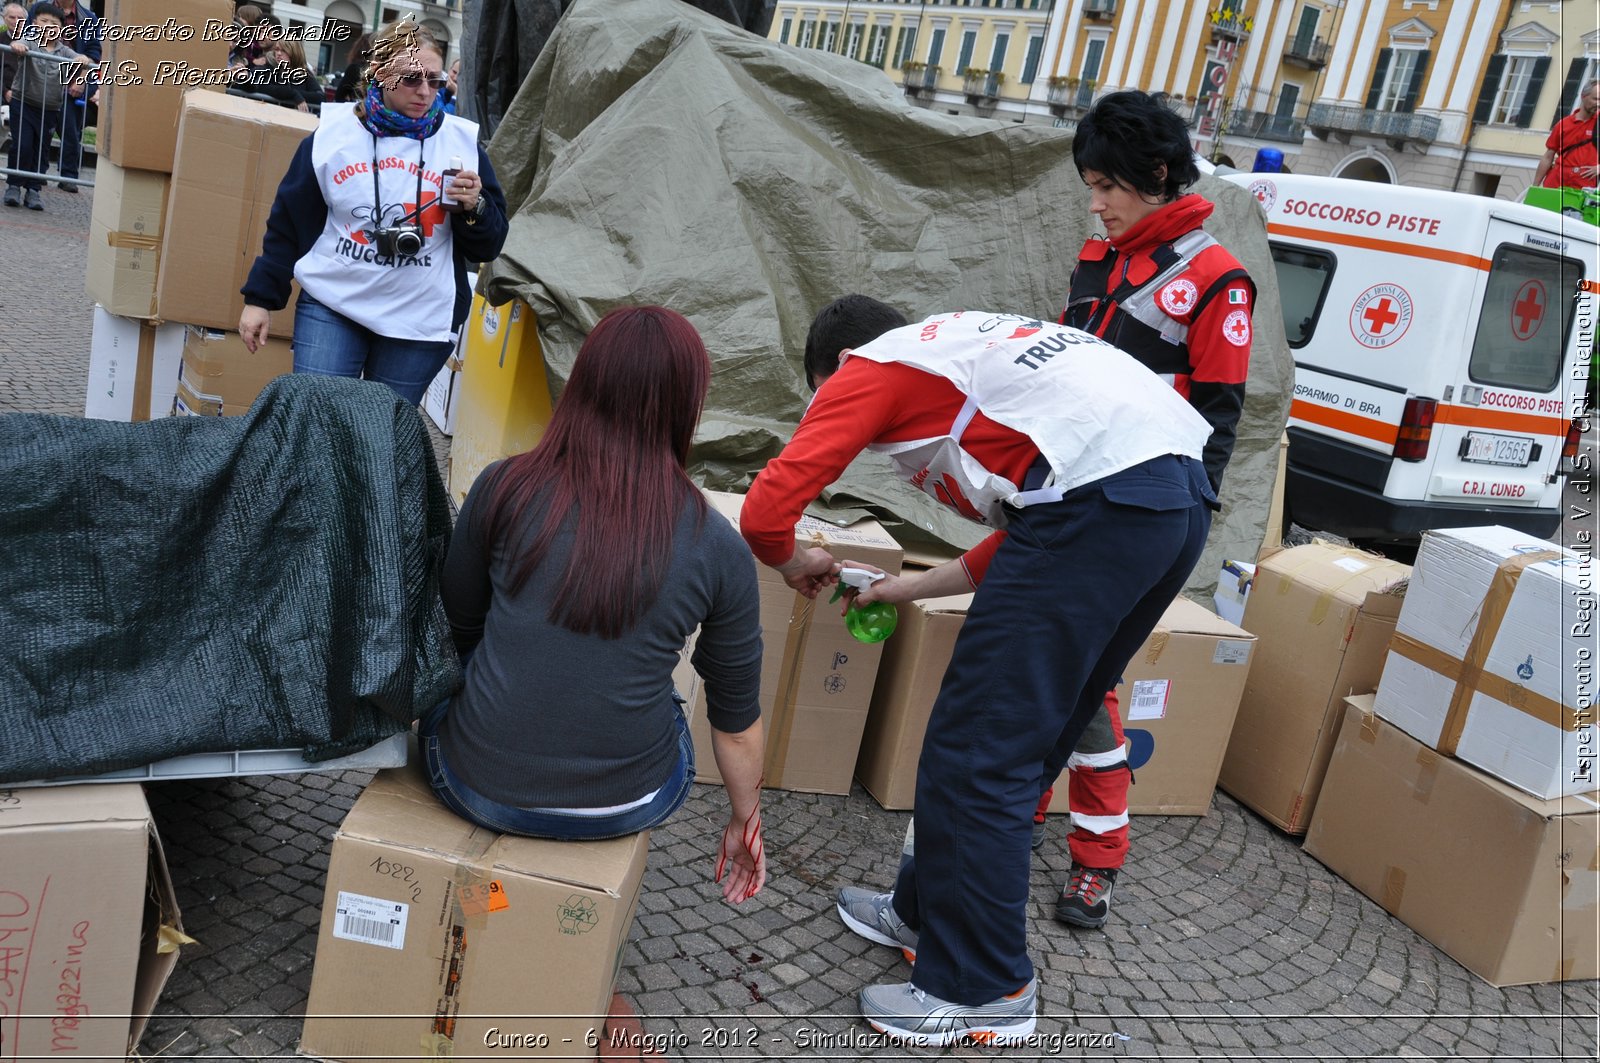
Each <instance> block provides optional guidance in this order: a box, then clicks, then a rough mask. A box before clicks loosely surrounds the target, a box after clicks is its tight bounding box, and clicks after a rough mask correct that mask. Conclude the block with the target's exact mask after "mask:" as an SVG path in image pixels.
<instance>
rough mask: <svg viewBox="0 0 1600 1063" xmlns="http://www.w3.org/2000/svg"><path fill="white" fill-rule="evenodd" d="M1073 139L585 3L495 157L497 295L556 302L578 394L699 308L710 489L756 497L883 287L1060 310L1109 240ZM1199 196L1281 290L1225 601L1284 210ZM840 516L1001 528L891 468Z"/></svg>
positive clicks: (942, 307)
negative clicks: (579, 379) (608, 323)
mask: <svg viewBox="0 0 1600 1063" xmlns="http://www.w3.org/2000/svg"><path fill="white" fill-rule="evenodd" d="M1039 106H1040V107H1041V108H1042V107H1043V104H1040V105H1039ZM1071 146H1072V138H1071V134H1070V133H1069V132H1067V131H1065V130H1058V129H1054V128H1052V127H1051V126H1050V125H1048V124H1036V123H1029V124H1021V125H1019V124H1014V123H1012V122H1009V121H997V120H990V119H984V118H977V117H970V116H955V115H949V114H944V113H940V112H938V111H936V110H931V109H928V108H924V107H920V106H917V105H916V104H914V103H912V102H911V101H910V100H908V99H907V98H906V96H905V95H904V93H903V92H902V91H901V89H900V87H899V85H897V84H896V83H894V82H893V81H891V80H890V79H889V78H888V77H887V76H886V75H885V74H884V73H883V71H881V70H877V69H874V68H872V67H869V66H866V65H864V64H862V63H858V62H855V61H853V60H851V59H847V58H845V57H843V56H838V55H830V54H825V53H822V52H818V51H814V50H809V49H800V48H794V47H790V46H787V45H782V44H778V43H776V42H773V41H768V40H765V39H763V38H760V37H757V36H754V35H752V34H750V33H747V32H745V31H743V30H740V29H737V28H735V27H733V26H730V25H728V24H727V23H725V22H722V21H720V20H718V19H716V18H713V17H711V16H709V15H706V14H704V13H702V12H699V11H696V10H693V9H692V8H690V7H688V6H687V5H684V4H681V3H678V2H677V0H625V2H614V0H578V2H577V3H575V4H573V6H572V7H571V8H570V9H569V10H568V12H567V13H566V15H565V16H564V17H563V18H562V20H561V22H560V23H559V24H558V25H557V26H556V28H555V31H554V32H553V33H552V34H551V36H550V38H549V40H548V42H547V43H546V45H545V47H544V50H543V51H542V52H541V54H540V56H539V59H538V61H537V62H536V63H535V64H534V66H533V68H532V70H531V71H530V73H529V75H528V78H527V80H526V81H525V82H524V83H523V85H522V89H521V91H520V92H519V93H518V95H517V97H516V99H515V101H514V102H513V103H512V105H511V107H510V109H509V110H508V111H507V113H506V115H505V118H504V120H503V121H502V123H501V125H500V127H499V129H498V130H497V132H496V134H495V137H494V140H493V142H492V144H491V147H490V152H491V155H492V157H493V159H494V162H495V167H496V169H497V170H498V171H499V174H500V177H501V179H502V181H503V182H504V184H505V187H506V192H507V195H508V198H509V201H510V203H511V204H512V209H513V212H514V214H513V218H512V223H511V234H510V238H509V239H508V240H507V242H506V247H505V252H504V254H503V255H502V256H501V259H500V260H499V262H498V263H497V264H496V265H495V267H494V269H493V270H492V273H491V277H490V280H489V282H488V292H489V295H490V298H491V299H493V300H495V301H497V302H498V301H504V300H506V299H509V298H510V297H512V296H520V297H521V298H523V299H525V300H527V301H528V302H529V303H530V304H531V305H532V307H533V309H534V311H535V312H536V313H537V315H538V318H539V326H540V339H541V341H542V342H543V344H544V352H545V357H546V359H547V362H548V364H549V370H550V374H551V378H552V379H551V386H552V391H553V392H555V393H558V392H559V388H560V385H561V382H562V381H563V380H565V378H566V375H567V373H568V371H569V369H570V367H571V365H572V359H573V357H574V356H575V354H576V353H577V349H578V346H579V344H580V343H581V342H582V339H583V336H584V335H585V334H586V332H587V331H588V330H589V329H590V328H592V327H593V326H594V324H595V322H596V321H598V320H599V318H600V317H601V316H602V315H603V314H605V313H606V312H607V311H609V310H611V309H613V308H614V307H617V306H623V305H629V304H640V303H660V304H663V305H666V306H669V307H672V308H673V309H675V310H678V311H681V312H682V313H684V314H686V315H687V316H688V317H689V319H690V320H692V321H693V322H694V323H695V325H696V326H697V327H698V328H699V330H700V332H701V334H702V335H703V336H704V337H705V340H706V345H707V347H708V348H709V349H710V351H711V355H712V359H713V363H714V375H713V379H712V385H711V393H710V396H709V398H708V400H707V403H706V410H705V415H704V417H703V419H702V420H701V424H700V432H699V435H698V437H697V439H698V443H697V446H696V450H695V455H694V458H695V467H694V468H693V470H692V472H693V474H694V476H695V478H696V479H697V480H698V481H699V482H702V483H703V484H704V485H706V486H708V487H712V488H720V489H738V488H741V487H743V486H745V485H746V484H748V483H749V481H750V479H751V478H752V477H753V475H754V474H755V473H756V472H757V471H758V470H759V469H760V468H761V467H762V465H763V464H764V463H765V462H766V461H767V460H768V459H769V458H771V457H772V456H774V455H775V454H777V453H778V451H779V450H780V449H781V447H782V445H783V443H784V441H785V440H786V439H788V437H789V435H790V433H791V432H792V431H793V428H794V425H795V424H796V423H797V422H798V420H799V418H800V414H801V412H802V411H803V410H804V407H805V404H806V401H807V399H808V398H809V392H808V390H807V388H806V386H805V381H804V375H803V373H802V370H801V353H802V351H803V349H804V341H805V333H806V329H807V327H808V326H809V325H810V322H811V318H812V315H813V313H814V312H815V311H816V309H817V308H818V307H820V306H821V305H822V304H824V303H826V302H827V301H828V300H830V299H832V298H834V297H836V296H838V295H841V294H844V293H847V292H852V291H859V292H864V293H866V294H869V295H873V296H876V297H878V298H880V299H883V300H885V301H887V302H889V303H892V304H894V305H896V306H898V307H900V308H901V309H902V310H903V311H904V312H905V313H906V314H907V315H908V316H909V317H910V318H912V319H913V320H916V319H918V318H921V317H925V316H927V315H929V314H932V313H937V312H941V311H946V310H951V309H958V308H963V307H970V308H975V309H985V310H1003V311H1011V312H1017V313H1027V314H1034V315H1039V316H1043V317H1046V318H1049V319H1051V320H1054V319H1055V318H1056V317H1057V316H1058V315H1059V313H1060V310H1061V306H1062V303H1063V301H1064V299H1065V295H1066V288H1067V279H1068V277H1069V276H1070V274H1071V272H1072V268H1073V266H1074V264H1075V262H1076V257H1077V252H1078V250H1079V249H1080V248H1081V247H1082V245H1083V242H1084V240H1085V239H1086V238H1087V237H1088V236H1089V235H1090V232H1091V228H1090V215H1089V197H1088V192H1087V190H1086V189H1085V187H1084V185H1083V182H1082V181H1081V180H1080V179H1079V177H1078V173H1077V170H1076V168H1075V167H1074V166H1073V163H1072V155H1071ZM1196 191H1198V192H1200V193H1201V194H1203V195H1205V196H1206V197H1207V198H1209V199H1211V200H1212V201H1213V202H1214V203H1216V204H1217V212H1216V214H1215V215H1214V216H1213V218H1212V220H1211V222H1210V223H1209V224H1208V225H1207V229H1208V230H1209V231H1210V232H1211V233H1212V235H1214V236H1215V237H1216V238H1217V239H1218V240H1219V241H1221V242H1222V244H1223V245H1224V246H1226V247H1227V248H1228V249H1229V250H1231V251H1232V252H1233V253H1234V254H1235V255H1237V256H1238V258H1239V259H1240V260H1241V261H1242V262H1243V263H1244V265H1245V266H1246V268H1248V269H1249V270H1250V273H1251V275H1252V276H1253V277H1254V279H1255V281H1256V283H1257V285H1258V286H1259V289H1260V302H1259V306H1258V309H1257V312H1256V317H1255V324H1256V333H1255V340H1254V344H1253V347H1252V350H1251V366H1250V382H1249V389H1248V391H1249V394H1248V398H1247V400H1246V406H1245V412H1244V417H1243V420H1242V422H1241V424H1240V428H1239V441H1238V445H1237V448H1236V450H1235V452H1234V458H1233V463H1232V465H1231V466H1230V467H1229V471H1228V475H1227V479H1226V482H1225V484H1224V491H1223V502H1224V509H1223V512H1222V514H1220V516H1219V518H1218V520H1217V522H1216V525H1215V529H1214V531H1213V533H1212V541H1211V544H1210V546H1209V548H1208V552H1207V555H1206V557H1205V558H1204V559H1203V560H1202V561H1201V563H1200V565H1199V566H1198V568H1197V569H1196V572H1195V576H1194V577H1193V580H1192V582H1191V588H1190V589H1191V592H1192V593H1200V594H1209V587H1210V586H1211V585H1212V584H1214V583H1215V580H1216V573H1217V570H1218V568H1219V566H1220V563H1221V561H1222V560H1223V559H1224V558H1244V559H1253V558H1254V557H1255V556H1256V551H1257V548H1258V547H1259V545H1260V543H1261V539H1262V533H1263V529H1264V525H1265V520H1266V514H1267V507H1268V505H1269V501H1270V494H1271V488H1272V482H1273V477H1274V473H1275V470H1276V462H1277V453H1278V449H1277V444H1278V438H1279V435H1280V433H1281V432H1282V430H1283V425H1284V420H1285V416H1286V414H1287V411H1288V404H1289V395H1290V389H1291V386H1292V374H1293V366H1292V362H1291V360H1290V357H1289V351H1288V347H1287V345H1286V344H1285V342H1284V333H1283V324H1282V321H1281V318H1280V316H1279V311H1278V293H1277V284H1276V281H1275V278H1274V275H1273V270H1272V261H1271V257H1270V255H1269V253H1268V249H1267V241H1266V226H1265V220H1264V218H1263V215H1262V213H1261V211H1260V210H1259V208H1258V207H1257V205H1256V203H1255V201H1254V200H1253V199H1252V198H1251V197H1250V195H1249V194H1248V193H1247V192H1246V191H1244V190H1243V189H1242V188H1239V187H1237V186H1235V185H1232V184H1230V183H1228V182H1225V181H1221V180H1218V179H1215V178H1211V177H1205V178H1202V180H1201V182H1200V184H1199V185H1198V187H1197V188H1196ZM822 509H823V510H826V511H827V512H826V513H825V515H826V516H828V517H829V518H830V519H835V520H839V521H841V522H848V521H851V520H854V519H858V518H859V516H860V515H861V514H862V512H863V511H866V512H870V513H872V514H873V515H874V516H877V517H878V518H880V519H882V520H884V521H885V522H886V523H887V524H888V525H889V526H890V529H891V531H893V532H895V534H897V535H900V536H903V537H905V536H909V535H911V534H912V533H913V532H915V533H918V534H920V535H923V536H927V537H931V538H934V539H938V540H941V541H943V542H946V543H950V544H954V545H957V546H962V547H965V546H969V545H971V544H972V543H974V542H976V541H977V540H978V539H979V538H980V537H981V535H982V529H979V528H977V527H976V526H974V525H972V524H970V523H968V522H967V521H964V520H963V519H962V518H960V517H958V516H956V515H955V514H953V513H951V512H948V511H946V510H943V509H942V508H940V507H939V506H938V505H937V504H936V503H934V502H933V501H932V500H930V499H928V498H927V497H926V496H924V495H921V494H918V493H916V492H914V491H912V490H911V489H910V488H909V487H906V486H904V485H903V484H901V483H900V482H899V481H898V480H897V479H896V478H895V476H894V475H893V474H892V473H890V472H889V471H888V465H887V463H886V462H884V461H883V460H882V459H879V458H876V457H874V456H871V455H867V456H864V457H863V458H862V459H860V460H858V461H857V462H856V464H855V465H853V466H852V467H851V469H850V470H849V471H848V472H847V473H846V474H845V476H844V477H842V478H841V479H840V480H839V482H838V483H836V484H835V485H834V486H833V488H832V489H831V490H830V491H829V492H828V493H827V495H826V496H825V499H824V501H823V503H822ZM814 512H817V510H814Z"/></svg>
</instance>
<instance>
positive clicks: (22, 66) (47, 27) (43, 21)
mask: <svg viewBox="0 0 1600 1063" xmlns="http://www.w3.org/2000/svg"><path fill="white" fill-rule="evenodd" d="M61 26H62V17H61V9H60V8H59V7H56V6H55V5H54V4H50V3H41V4H35V5H34V6H33V9H32V13H31V19H30V21H29V23H28V25H27V26H25V27H24V28H23V33H22V37H21V38H20V39H18V40H14V41H12V42H11V44H10V49H11V52H12V54H13V55H16V56H19V57H20V58H21V61H20V62H19V63H17V66H16V71H15V73H14V74H13V80H12V82H11V98H12V104H13V106H14V108H15V109H16V110H17V111H19V112H20V113H19V115H18V118H17V133H16V139H17V147H16V157H17V161H18V163H19V165H18V166H16V167H13V168H14V169H24V168H26V169H29V170H31V171H33V173H35V174H37V175H41V176H34V177H19V176H17V175H15V174H12V175H10V176H8V177H7V178H6V194H5V205H6V206H8V207H20V206H22V205H23V203H24V202H26V203H27V206H28V209H29V210H43V209H44V201H43V200H42V199H41V198H40V196H39V191H40V190H41V189H42V188H44V179H43V177H42V175H43V174H44V172H45V171H46V170H47V169H49V166H50V138H51V137H52V136H53V135H55V133H56V132H57V131H58V130H60V128H61V111H62V101H63V100H65V99H66V98H67V96H66V91H65V90H64V89H63V87H62V86H63V84H64V83H65V80H66V79H65V78H63V76H62V70H61V64H62V63H63V62H75V63H80V64H85V65H87V64H88V59H86V58H85V57H84V56H82V55H79V54H78V53H77V52H75V51H73V50H72V49H71V48H68V47H67V46H66V45H65V44H63V43H62V41H61ZM30 50H31V51H32V52H34V53H36V54H32V55H30V54H29V52H30Z"/></svg>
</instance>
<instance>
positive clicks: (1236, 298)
mask: <svg viewBox="0 0 1600 1063" xmlns="http://www.w3.org/2000/svg"><path fill="white" fill-rule="evenodd" d="M1249 301H1250V294H1249V293H1248V292H1246V291H1245V290H1244V289H1243V288H1229V289H1228V302H1229V303H1248V302H1249Z"/></svg>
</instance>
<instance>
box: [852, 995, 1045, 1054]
mask: <svg viewBox="0 0 1600 1063" xmlns="http://www.w3.org/2000/svg"><path fill="white" fill-rule="evenodd" d="M1038 1002H1039V980H1038V979H1037V978H1035V979H1032V980H1031V981H1029V982H1028V984H1027V985H1025V986H1023V987H1022V988H1021V989H1019V990H1017V991H1016V992H1015V993H1009V994H1007V995H1006V996H1003V997H1000V998H999V999H998V1000H992V1001H990V1002H989V1003H987V1004H951V1003H950V1002H949V1001H945V1000H940V999H939V998H938V997H936V996H934V995H933V994H931V993H926V992H924V991H923V990H921V989H918V988H917V987H916V986H914V985H912V984H911V983H910V982H902V983H900V984H898V985H874V986H868V987H867V988H865V989H863V990H862V991H861V1016H862V1018H864V1019H866V1020H867V1022H868V1024H869V1025H871V1027H872V1028H873V1029H874V1030H877V1031H878V1032H879V1033H882V1034H887V1035H888V1036H890V1037H893V1038H896V1039H898V1040H902V1041H909V1042H911V1043H912V1044H915V1045H947V1044H950V1043H951V1042H953V1041H960V1040H963V1039H965V1040H971V1041H976V1042H978V1043H979V1044H986V1045H1009V1044H1016V1043H1018V1042H1022V1041H1026V1040H1027V1039H1028V1038H1029V1037H1030V1036H1031V1035H1032V1034H1033V1029H1034V1026H1035V1025H1036V1023H1037V1007H1038Z"/></svg>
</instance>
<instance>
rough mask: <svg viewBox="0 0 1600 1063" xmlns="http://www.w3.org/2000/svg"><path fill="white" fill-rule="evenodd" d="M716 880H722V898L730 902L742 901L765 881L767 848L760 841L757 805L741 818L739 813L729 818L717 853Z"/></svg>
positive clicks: (756, 891) (749, 896) (754, 893)
mask: <svg viewBox="0 0 1600 1063" xmlns="http://www.w3.org/2000/svg"><path fill="white" fill-rule="evenodd" d="M716 881H718V882H720V883H722V898H723V900H725V901H727V902H728V903H729V904H742V903H743V902H745V901H747V900H749V899H750V898H751V897H754V896H755V895H756V894H757V893H759V892H761V887H762V886H763V885H765V884H766V881H767V850H766V846H765V845H764V844H763V843H762V840H761V810H760V809H759V808H758V809H756V810H755V811H754V812H752V813H750V815H749V817H748V818H744V819H741V818H740V817H739V815H738V813H734V814H733V815H731V816H729V817H728V825H727V827H726V828H724V829H723V831H722V846H721V848H720V849H719V850H718V853H717V870H716Z"/></svg>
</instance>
